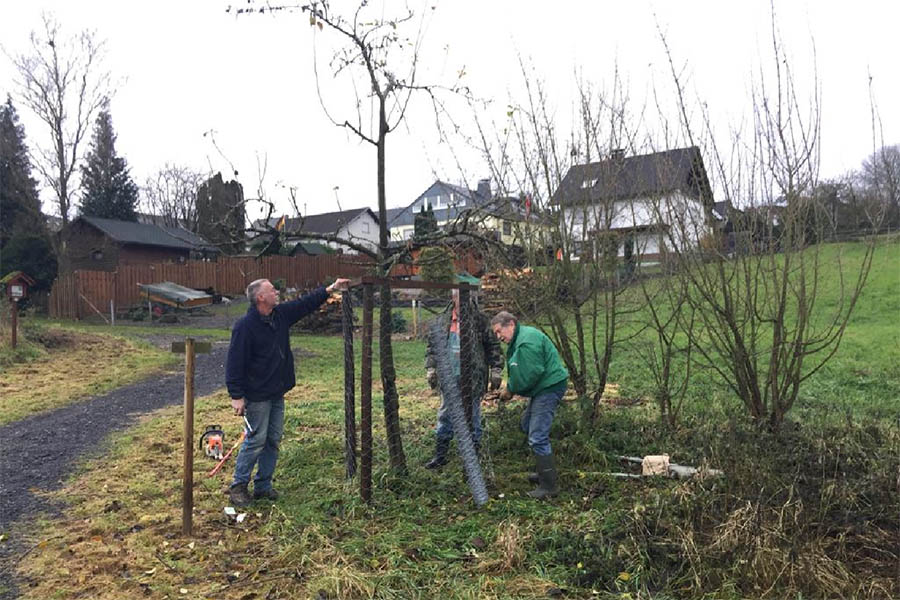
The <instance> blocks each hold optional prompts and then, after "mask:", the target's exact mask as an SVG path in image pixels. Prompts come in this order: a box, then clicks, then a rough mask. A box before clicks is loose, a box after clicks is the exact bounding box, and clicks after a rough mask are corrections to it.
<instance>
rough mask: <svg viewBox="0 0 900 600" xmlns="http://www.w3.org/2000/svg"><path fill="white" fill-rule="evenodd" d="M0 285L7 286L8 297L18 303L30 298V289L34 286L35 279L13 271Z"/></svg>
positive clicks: (0, 281)
mask: <svg viewBox="0 0 900 600" xmlns="http://www.w3.org/2000/svg"><path fill="white" fill-rule="evenodd" d="M0 284H2V285H5V286H6V296H7V297H8V298H9V300H10V301H11V302H18V301H20V300H24V299H25V298H27V297H28V288H29V287H31V286H33V285H34V279H32V278H31V277H29V276H28V275H26V274H25V273H23V272H22V271H12V272H11V273H8V274H7V275H6V276H4V277H3V279H0Z"/></svg>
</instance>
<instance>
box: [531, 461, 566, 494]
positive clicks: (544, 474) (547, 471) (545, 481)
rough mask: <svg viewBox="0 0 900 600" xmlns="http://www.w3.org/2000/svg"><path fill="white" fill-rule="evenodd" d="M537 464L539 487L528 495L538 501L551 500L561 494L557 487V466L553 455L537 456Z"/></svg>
mask: <svg viewBox="0 0 900 600" xmlns="http://www.w3.org/2000/svg"><path fill="white" fill-rule="evenodd" d="M535 460H536V462H537V474H538V487H537V489H534V490H532V491H530V492H528V495H529V496H531V497H532V498H536V499H538V500H543V499H545V498H550V497H552V496H555V495H556V494H558V493H559V488H557V487H556V465H555V464H554V462H553V455H552V454H550V455H548V456H535Z"/></svg>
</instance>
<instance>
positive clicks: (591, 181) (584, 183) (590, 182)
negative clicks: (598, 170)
mask: <svg viewBox="0 0 900 600" xmlns="http://www.w3.org/2000/svg"><path fill="white" fill-rule="evenodd" d="M596 183H597V178H596V177H593V178H589V179H585V180H584V181H582V182H581V189H583V190H586V189H590V188H592V187H594V185H596Z"/></svg>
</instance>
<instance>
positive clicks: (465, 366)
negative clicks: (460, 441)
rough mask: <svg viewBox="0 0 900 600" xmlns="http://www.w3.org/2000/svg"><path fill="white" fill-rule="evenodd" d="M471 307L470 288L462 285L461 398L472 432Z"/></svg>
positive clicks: (472, 332)
mask: <svg viewBox="0 0 900 600" xmlns="http://www.w3.org/2000/svg"><path fill="white" fill-rule="evenodd" d="M471 308H472V307H471V306H470V305H469V288H468V286H466V285H462V286H460V288H459V314H458V315H457V319H459V346H460V353H459V381H460V383H461V384H462V385H461V389H460V392H461V396H462V405H463V411H464V412H465V415H466V423H467V424H468V425H469V430H470V431H472V403H473V402H474V400H475V399H474V398H473V397H472V383H471V382H472V377H473V375H474V374H473V373H472V347H473V346H474V345H475V343H476V342H475V340H476V337H475V332H474V331H473V330H472V323H473V321H474V318H475V315H473V314H471V312H472V311H471Z"/></svg>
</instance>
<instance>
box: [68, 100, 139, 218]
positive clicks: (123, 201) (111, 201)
mask: <svg viewBox="0 0 900 600" xmlns="http://www.w3.org/2000/svg"><path fill="white" fill-rule="evenodd" d="M81 183H82V187H83V192H82V199H81V213H82V214H84V215H86V216H89V217H102V218H105V219H117V220H120V221H137V212H136V208H137V199H138V188H137V186H136V185H135V183H134V182H133V181H132V180H131V175H130V174H129V173H128V164H127V163H126V162H125V159H124V158H122V157H121V156H119V155H118V154H116V133H115V131H114V130H113V125H112V118H111V117H110V114H109V109H106V108H105V109H103V110H101V111H100V114H99V115H97V123H96V124H95V125H94V135H93V137H92V138H91V147H90V150H89V151H88V153H87V156H86V157H85V164H84V165H82V167H81Z"/></svg>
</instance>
